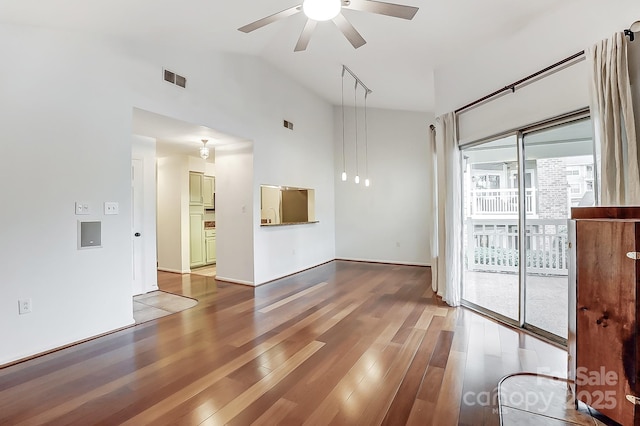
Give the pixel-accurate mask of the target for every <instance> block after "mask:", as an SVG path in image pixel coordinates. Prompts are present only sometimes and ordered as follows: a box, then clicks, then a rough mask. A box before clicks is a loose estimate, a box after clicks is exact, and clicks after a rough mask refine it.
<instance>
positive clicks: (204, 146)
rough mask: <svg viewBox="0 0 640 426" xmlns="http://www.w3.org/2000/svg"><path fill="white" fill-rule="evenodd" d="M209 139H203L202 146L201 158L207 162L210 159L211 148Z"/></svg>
mask: <svg viewBox="0 0 640 426" xmlns="http://www.w3.org/2000/svg"><path fill="white" fill-rule="evenodd" d="M207 142H208V140H207V139H202V146H201V147H200V158H202V159H203V160H206V159H207V158H209V148H207Z"/></svg>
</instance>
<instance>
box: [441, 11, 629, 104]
mask: <svg viewBox="0 0 640 426" xmlns="http://www.w3.org/2000/svg"><path fill="white" fill-rule="evenodd" d="M639 17H640V2H638V1H637V0H610V1H606V2H603V1H600V0H582V1H579V2H567V3H566V4H563V5H561V6H559V7H558V8H557V9H556V10H555V11H554V12H552V13H550V14H549V15H547V16H542V17H541V18H539V19H537V20H534V21H531V22H527V23H523V25H521V26H520V27H518V28H519V29H518V31H517V32H515V33H514V34H512V36H511V37H506V38H503V39H501V40H499V41H498V42H495V43H491V44H489V45H485V46H478V48H477V49H476V50H475V54H471V55H466V56H464V57H460V58H459V59H458V60H457V61H455V62H452V63H450V64H447V65H446V66H442V67H440V68H438V69H436V71H435V74H434V80H435V96H436V108H435V111H436V115H441V114H444V113H446V112H450V111H453V110H455V109H457V108H459V107H462V106H463V105H465V104H467V103H469V102H471V101H474V100H475V99H478V98H480V97H482V96H485V95H487V94H489V93H491V92H493V91H495V90H497V89H500V88H502V87H504V86H506V85H507V84H511V83H513V82H515V81H517V80H519V79H521V78H523V77H525V76H527V75H529V74H532V73H534V72H536V71H538V70H540V69H542V68H545V67H547V66H549V65H551V64H553V63H555V62H557V61H560V60H561V59H564V58H566V57H568V56H570V55H573V54H574V53H577V52H579V51H581V50H584V49H585V48H587V47H590V46H591V45H593V44H594V43H595V42H597V41H599V40H602V39H604V38H608V37H610V36H611V35H612V34H613V33H614V32H617V31H622V30H623V29H625V28H628V26H629V25H630V24H631V23H632V22H633V21H635V20H636V19H638V18H639ZM472 36H473V35H470V37H472ZM585 90H588V86H586V87H585ZM507 96H508V95H507ZM549 96H550V97H554V96H558V98H557V99H558V100H562V99H561V96H563V95H562V94H554V93H549ZM585 106H586V105H585Z"/></svg>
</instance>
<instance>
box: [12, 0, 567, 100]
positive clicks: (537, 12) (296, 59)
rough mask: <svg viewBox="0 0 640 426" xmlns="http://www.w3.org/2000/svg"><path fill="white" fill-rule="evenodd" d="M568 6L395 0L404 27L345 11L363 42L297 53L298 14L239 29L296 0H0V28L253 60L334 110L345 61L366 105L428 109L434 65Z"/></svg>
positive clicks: (499, 0)
mask: <svg viewBox="0 0 640 426" xmlns="http://www.w3.org/2000/svg"><path fill="white" fill-rule="evenodd" d="M575 1H577V0H564V1H562V2H559V1H557V0H536V1H524V0H483V1H475V0H428V1H426V0H399V1H398V3H401V4H406V5H410V6H416V7H419V8H420V10H419V11H418V13H417V15H416V16H415V18H414V19H413V20H412V21H405V20H402V19H397V18H391V17H387V16H381V15H374V14H371V13H366V12H359V11H353V10H344V11H343V13H344V15H345V17H347V18H348V19H349V20H350V21H351V23H352V24H353V25H354V26H355V28H356V29H357V30H358V31H359V32H360V33H361V34H362V36H363V37H364V38H365V39H366V40H367V44H366V45H364V46H363V47H361V48H359V49H357V50H355V49H354V48H353V47H352V46H351V45H350V44H349V42H348V41H347V40H346V39H345V38H344V37H343V35H342V34H341V33H340V32H339V30H338V29H337V28H336V27H335V25H334V24H333V23H332V22H324V23H320V24H319V25H318V27H317V28H316V31H315V32H314V34H313V36H312V38H311V42H310V44H309V47H308V49H307V50H306V51H304V52H295V53H294V52H293V48H294V46H295V44H296V41H297V39H298V36H299V35H300V32H301V31H302V28H303V26H304V23H305V20H306V18H305V17H304V16H303V15H302V14H298V15H295V16H291V17H289V18H286V19H284V20H281V21H278V22H274V23H272V24H269V25H268V26H266V27H264V28H261V29H258V30H256V31H254V32H252V33H249V34H245V33H242V32H240V31H238V30H237V28H239V27H241V26H243V25H245V24H248V23H250V22H253V21H255V20H257V19H260V18H263V17H265V16H267V15H270V14H273V13H276V12H279V11H281V10H283V9H286V8H289V7H292V6H294V5H296V4H299V3H301V0H260V1H258V0H232V1H229V0H227V1H222V0H180V1H175V0H171V1H168V0H91V1H87V0H47V1H42V0H20V1H9V0H0V22H4V23H16V24H26V25H35V26H43V27H53V28H62V29H68V30H73V31H76V30H77V31H82V32H85V31H86V32H91V33H97V34H102V35H106V36H110V37H118V38H121V39H125V40H133V41H136V40H137V41H143V42H151V43H159V44H162V45H180V46H183V45H187V46H192V47H193V48H196V49H198V50H205V51H206V50H207V49H211V50H224V51H232V52H239V53H246V54H251V55H256V56H260V57H262V58H264V59H265V60H266V61H268V62H270V63H271V64H273V65H274V66H275V67H277V68H278V69H280V70H282V72H284V73H286V74H287V75H289V76H290V77H291V78H292V79H294V80H297V81H298V82H300V83H301V84H303V85H305V86H307V87H309V88H310V89H311V90H313V91H315V92H316V93H318V95H320V96H322V97H324V98H326V99H327V100H328V101H329V102H331V103H333V104H339V103H340V71H341V65H342V64H345V65H347V66H348V67H349V68H350V69H352V70H353V71H354V72H355V73H356V74H358V76H359V77H360V78H361V79H362V80H363V81H364V82H365V84H367V86H369V87H370V88H371V89H372V90H373V92H374V93H373V94H372V95H371V96H370V97H369V106H371V107H379V108H388V109H401V110H413V111H432V110H433V106H434V95H433V70H434V68H436V67H438V66H441V65H443V64H446V63H448V62H450V61H452V60H453V59H455V58H456V57H458V56H459V55H464V54H465V53H468V52H471V51H474V50H475V49H478V48H479V47H481V46H482V45H484V44H487V43H490V42H491V41H493V40H495V39H497V38H501V37H509V36H511V35H512V34H514V33H516V32H518V31H521V30H522V29H523V28H526V26H527V25H528V24H529V23H530V22H532V21H533V20H535V19H537V18H539V17H540V16H541V15H543V14H546V13H552V12H553V11H554V10H555V9H557V8H558V7H559V6H560V5H561V4H566V3H568V2H575Z"/></svg>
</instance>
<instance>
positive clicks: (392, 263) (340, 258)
mask: <svg viewBox="0 0 640 426" xmlns="http://www.w3.org/2000/svg"><path fill="white" fill-rule="evenodd" d="M336 260H342V261H346V262H360V263H378V264H381V265H401V266H424V267H429V268H430V267H431V264H430V263H426V262H424V263H423V262H401V261H397V260H371V259H358V258H351V257H337V258H336Z"/></svg>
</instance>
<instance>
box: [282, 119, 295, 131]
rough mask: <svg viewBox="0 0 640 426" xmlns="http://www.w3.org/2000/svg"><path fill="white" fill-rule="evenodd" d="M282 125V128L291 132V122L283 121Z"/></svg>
mask: <svg viewBox="0 0 640 426" xmlns="http://www.w3.org/2000/svg"><path fill="white" fill-rule="evenodd" d="M283 124H284V127H286V128H287V129H289V130H293V123H292V122H290V121H287V120H284V122H283Z"/></svg>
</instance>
